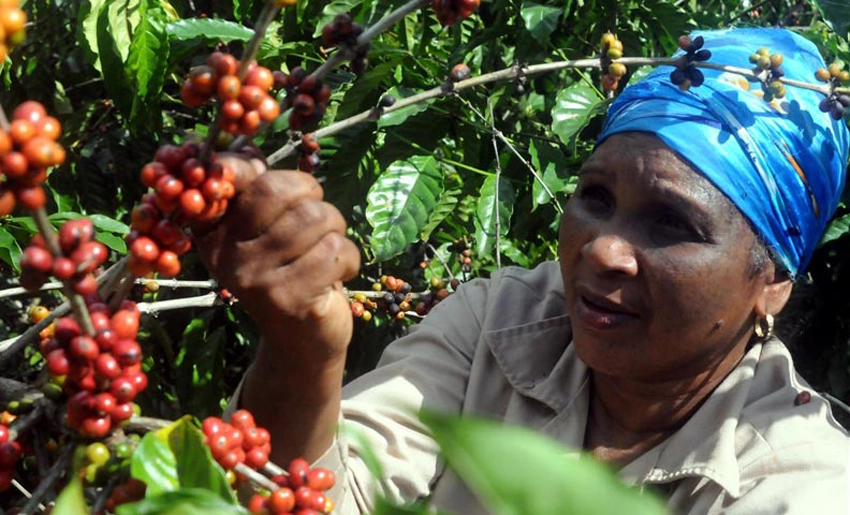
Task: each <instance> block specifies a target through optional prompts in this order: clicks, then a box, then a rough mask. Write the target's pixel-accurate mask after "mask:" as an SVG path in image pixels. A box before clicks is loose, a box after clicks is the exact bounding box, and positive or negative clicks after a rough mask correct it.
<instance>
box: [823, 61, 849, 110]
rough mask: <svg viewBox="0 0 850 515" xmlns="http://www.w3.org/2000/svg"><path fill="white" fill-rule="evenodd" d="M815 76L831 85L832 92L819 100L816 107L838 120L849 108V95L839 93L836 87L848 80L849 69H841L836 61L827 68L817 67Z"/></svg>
mask: <svg viewBox="0 0 850 515" xmlns="http://www.w3.org/2000/svg"><path fill="white" fill-rule="evenodd" d="M815 77H816V78H817V79H818V80H819V81H821V82H826V83H828V84H830V85H831V86H832V92H831V93H830V94H829V95H828V96H827V97H826V98H825V99H823V100H821V102H820V105H819V106H818V108H819V109H820V110H821V111H823V112H824V113H829V115H830V116H832V119H833V120H840V119H841V118H843V117H844V113H845V112H847V110H848V109H850V95H848V94H847V93H839V92H838V91H837V89H836V88H839V87H841V85H842V83H848V82H850V71H847V70H842V69H841V65H839V64H838V63H832V64H830V65H829V67H828V68H818V70H817V71H816V72H815Z"/></svg>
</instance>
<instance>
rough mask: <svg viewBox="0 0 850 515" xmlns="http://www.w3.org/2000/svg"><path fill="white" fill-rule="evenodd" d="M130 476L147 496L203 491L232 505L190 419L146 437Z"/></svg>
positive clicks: (233, 499)
mask: <svg viewBox="0 0 850 515" xmlns="http://www.w3.org/2000/svg"><path fill="white" fill-rule="evenodd" d="M130 472H131V475H132V476H133V477H134V478H136V479H138V480H140V481H143V482H144V483H145V484H146V485H147V492H148V495H157V494H161V493H163V492H174V491H176V490H179V489H182V488H204V489H207V490H210V491H211V492H213V493H214V494H216V495H217V496H218V497H219V499H221V500H222V501H223V502H228V503H235V502H236V497H235V496H234V494H233V490H232V489H231V488H230V485H229V483H228V482H227V479H226V478H225V477H224V471H223V470H222V469H221V467H220V466H219V465H218V464H217V463H215V462H214V461H213V459H212V455H211V454H210V450H209V448H208V447H207V446H206V445H205V444H204V436H203V433H201V431H200V430H199V429H198V428H197V427H195V426H194V425H193V424H192V422H191V417H184V418H182V419H180V420H178V421H176V422H174V423H172V424H171V425H169V426H167V427H165V428H163V429H159V430H156V431H152V432H150V433H148V434H146V435H145V436H144V438H142V441H141V442H140V443H139V446H138V447H137V448H136V452H135V453H134V454H133V458H132V462H131V465H130Z"/></svg>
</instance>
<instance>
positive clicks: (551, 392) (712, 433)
mask: <svg viewBox="0 0 850 515" xmlns="http://www.w3.org/2000/svg"><path fill="white" fill-rule="evenodd" d="M569 342H570V326H569V320H568V318H567V316H566V315H565V301H564V293H563V286H562V283H561V274H560V270H559V268H558V265H557V263H553V262H552V263H545V264H543V265H541V266H539V267H537V268H536V269H534V270H524V269H518V268H506V269H503V270H501V271H499V272H497V273H495V274H494V275H493V277H492V278H491V279H490V280H474V281H471V282H469V283H468V284H466V285H464V286H463V287H462V288H460V290H459V291H458V292H457V293H456V294H455V295H453V296H451V297H449V299H447V300H446V301H444V302H443V303H441V304H440V305H438V306H437V307H436V308H435V309H434V310H433V311H432V313H431V314H430V315H429V316H428V317H427V318H426V319H425V321H424V322H422V323H421V324H419V325H417V326H415V327H414V328H413V329H412V330H411V331H410V334H409V335H407V336H405V337H403V338H401V339H399V340H398V341H396V342H394V343H393V344H391V345H390V346H389V347H388V348H387V349H386V351H385V352H384V354H383V356H382V358H381V361H380V363H379V364H378V367H377V368H376V369H375V370H374V371H372V372H370V373H368V374H366V375H365V376H363V377H361V378H358V379H357V380H355V381H353V382H352V383H351V384H349V385H348V386H346V387H345V390H344V398H345V400H344V401H343V403H342V426H343V429H342V430H341V431H340V432H339V434H338V438H337V441H336V442H335V444H334V445H333V446H332V448H331V449H329V450H328V452H327V453H326V454H325V455H324V456H323V457H322V458H321V459H320V460H319V461H318V462H317V464H316V465H319V466H324V467H327V468H330V469H332V470H335V471H336V473H337V477H338V478H340V479H339V480H338V481H337V486H336V487H335V488H334V490H333V491H332V496H333V498H334V500H335V502H336V506H337V508H336V511H335V513H339V514H343V515H345V514H349V513H370V512H371V511H372V510H373V506H374V504H373V503H374V498H375V492H376V491H379V490H381V491H382V492H383V494H384V495H385V496H387V497H388V498H390V499H391V500H394V501H399V502H402V501H411V500H414V499H417V498H422V497H426V496H430V499H431V502H432V504H433V505H434V506H436V507H438V508H440V509H442V510H448V511H450V512H454V513H458V514H473V513H486V510H485V509H484V508H483V507H482V506H481V505H480V504H479V503H478V501H477V500H476V498H475V497H474V495H473V494H472V493H470V491H469V490H467V488H466V487H465V486H464V485H463V484H462V483H461V482H460V480H459V479H458V478H457V477H456V476H455V475H454V474H453V473H452V472H451V471H449V470H447V469H446V468H445V467H444V466H443V463H442V461H441V460H440V459H439V458H438V448H437V446H436V444H435V443H434V441H433V440H432V439H431V438H430V437H429V436H428V433H427V431H426V430H425V428H424V427H423V426H422V424H421V423H420V422H419V421H418V419H417V417H416V413H417V412H418V411H419V410H420V409H422V408H424V409H428V410H435V411H441V412H448V413H456V414H459V415H461V414H462V415H479V416H486V417H490V418H495V419H498V420H502V421H504V422H505V423H510V424H518V425H522V426H525V427H528V428H531V429H534V430H536V431H539V432H540V433H542V434H545V435H548V436H550V437H551V438H553V439H555V440H557V441H559V442H561V443H562V444H564V445H566V446H569V447H572V448H575V449H580V448H581V447H582V444H583V442H584V431H585V426H586V423H587V412H588V402H589V392H588V369H587V367H586V366H585V365H584V364H583V363H582V362H581V361H580V360H579V359H578V357H577V356H576V354H575V352H574V350H573V347H572V346H570V345H569ZM803 391H808V392H811V394H812V398H811V402H809V403H807V404H803V405H800V406H795V405H794V400H795V398H796V397H797V394H798V393H800V392H803ZM352 432H356V433H358V434H359V435H361V436H360V438H353V437H351V433H352ZM363 442H367V443H368V445H369V446H370V447H371V450H372V452H373V453H375V455H376V456H377V457H378V459H379V460H380V461H381V464H382V466H383V470H384V477H383V478H382V481H378V480H377V479H376V478H374V477H372V475H371V474H370V473H369V471H368V470H367V468H366V465H365V463H364V460H363V452H362V448H361V445H362V443H363ZM493 452H498V449H494V450H493ZM849 471H850V439H848V436H847V433H846V432H845V431H844V430H843V429H842V428H841V426H840V425H839V424H838V423H837V422H836V421H835V419H834V418H833V416H832V413H831V412H830V407H829V405H828V403H827V402H826V401H825V400H824V399H823V398H822V397H820V396H818V395H817V394H815V392H813V391H812V390H811V389H810V388H809V387H808V385H807V384H806V383H805V382H804V381H803V380H802V378H800V377H799V376H798V375H797V374H796V372H795V370H794V366H793V363H792V361H791V356H790V355H789V353H788V351H787V350H786V348H785V346H784V345H783V344H782V343H781V342H779V341H778V340H775V339H772V340H769V341H767V342H766V343H764V344H761V343H759V344H755V345H753V346H752V348H750V350H749V351H748V352H747V354H746V355H745V357H744V359H743V360H742V361H741V363H740V364H739V366H738V367H737V368H736V369H735V370H734V371H733V372H732V373H731V374H730V375H729V376H728V377H727V378H726V379H725V380H724V381H723V382H722V383H721V384H720V386H719V387H718V388H717V389H716V391H715V392H714V393H712V394H711V396H710V397H709V399H708V400H707V401H706V402H705V403H704V404H703V405H702V406H701V407H700V409H699V410H698V411H697V412H696V413H695V414H694V416H693V417H692V418H691V419H690V420H689V421H688V422H687V423H686V424H685V425H684V426H683V427H682V428H681V429H680V430H679V431H678V432H676V433H675V434H674V435H672V436H671V437H670V438H668V439H667V440H666V441H664V442H662V443H661V444H659V445H658V446H656V447H655V448H653V449H651V450H650V451H648V452H647V453H646V454H644V455H643V456H641V457H639V458H638V459H636V460H635V461H634V462H632V463H630V464H629V465H627V466H626V467H624V468H623V469H621V470H620V472H619V475H620V477H621V478H622V480H623V481H624V482H626V483H627V484H630V485H635V486H636V487H637V488H642V489H643V488H647V489H648V488H651V489H653V490H655V491H658V492H661V493H662V495H664V496H666V497H667V498H668V499H669V500H668V507H669V510H670V512H671V513H677V514H678V513H693V514H704V513H740V514H753V513H770V514H774V513H805V514H841V515H847V514H850V472H849ZM343 478H344V479H343ZM647 485H652V487H648V486H647Z"/></svg>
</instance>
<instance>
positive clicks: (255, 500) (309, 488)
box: [248, 458, 336, 515]
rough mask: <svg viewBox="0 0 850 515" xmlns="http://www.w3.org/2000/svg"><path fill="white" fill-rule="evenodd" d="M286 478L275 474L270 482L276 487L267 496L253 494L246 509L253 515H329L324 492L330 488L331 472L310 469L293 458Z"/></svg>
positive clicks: (331, 481) (331, 505)
mask: <svg viewBox="0 0 850 515" xmlns="http://www.w3.org/2000/svg"><path fill="white" fill-rule="evenodd" d="M287 472H288V473H289V475H288V476H286V475H278V476H275V477H273V478H272V481H274V482H275V483H277V484H278V486H280V488H279V489H277V490H275V491H273V492H271V494H269V495H268V496H265V495H261V494H257V495H254V496H253V497H252V498H251V500H250V501H249V503H248V510H249V511H250V512H251V513H252V514H254V515H282V514H287V513H297V514H298V515H319V514H322V513H331V512H332V511H333V509H334V503H333V501H332V500H331V498H330V497H328V496H327V495H326V494H325V492H327V491H328V490H330V489H331V488H333V486H334V483H335V482H336V478H335V477H334V473H333V472H332V471H330V470H328V469H324V468H319V467H317V468H314V469H311V468H310V464H309V463H307V461H306V460H304V459H301V458H296V459H294V460H292V461H291V462H290V464H289V467H288V468H287Z"/></svg>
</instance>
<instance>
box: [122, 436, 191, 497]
mask: <svg viewBox="0 0 850 515" xmlns="http://www.w3.org/2000/svg"><path fill="white" fill-rule="evenodd" d="M130 474H131V475H132V476H133V477H134V478H136V479H138V480H139V481H142V482H144V483H145V484H146V485H147V492H148V493H149V494H151V495H156V494H158V493H160V492H170V491H173V490H177V489H178V488H179V487H180V480H179V478H178V477H177V457H176V456H175V455H174V453H173V452H172V451H171V448H170V447H169V446H168V439H167V438H163V437H162V436H161V435H158V434H157V431H153V432H150V433H148V434H146V435H145V436H144V438H142V441H141V442H140V443H139V446H138V447H136V452H135V453H133V461H132V463H131V464H130Z"/></svg>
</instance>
